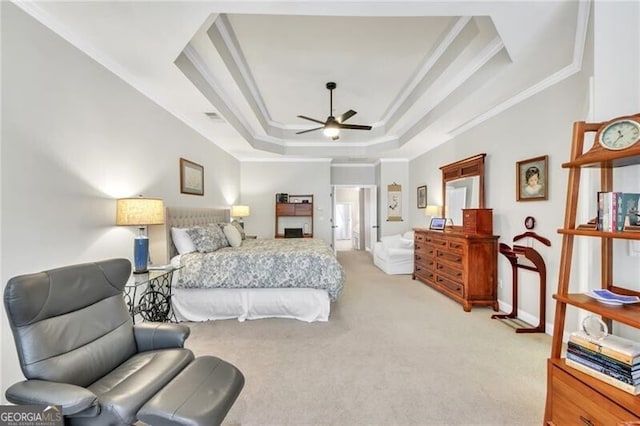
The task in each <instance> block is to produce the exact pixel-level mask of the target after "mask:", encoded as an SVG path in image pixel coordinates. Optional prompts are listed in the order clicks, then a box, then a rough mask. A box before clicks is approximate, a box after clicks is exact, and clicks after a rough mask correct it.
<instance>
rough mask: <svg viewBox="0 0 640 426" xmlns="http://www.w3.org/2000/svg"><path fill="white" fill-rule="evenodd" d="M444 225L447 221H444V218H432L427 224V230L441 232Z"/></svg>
mask: <svg viewBox="0 0 640 426" xmlns="http://www.w3.org/2000/svg"><path fill="white" fill-rule="evenodd" d="M446 225H447V219H445V218H444V217H433V218H431V222H430V223H429V229H435V230H437V231H442V230H443V229H444V227H445V226H446Z"/></svg>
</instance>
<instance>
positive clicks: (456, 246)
mask: <svg viewBox="0 0 640 426" xmlns="http://www.w3.org/2000/svg"><path fill="white" fill-rule="evenodd" d="M451 248H453V249H461V248H462V246H461V245H460V244H451Z"/></svg>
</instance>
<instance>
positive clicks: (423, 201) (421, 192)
mask: <svg viewBox="0 0 640 426" xmlns="http://www.w3.org/2000/svg"><path fill="white" fill-rule="evenodd" d="M418 208H419V209H426V208H427V186H426V185H423V186H419V187H418Z"/></svg>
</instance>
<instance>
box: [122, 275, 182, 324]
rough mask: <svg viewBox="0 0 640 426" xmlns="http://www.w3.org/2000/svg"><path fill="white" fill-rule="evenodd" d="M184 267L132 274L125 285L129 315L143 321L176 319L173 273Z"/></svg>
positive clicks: (133, 318)
mask: <svg viewBox="0 0 640 426" xmlns="http://www.w3.org/2000/svg"><path fill="white" fill-rule="evenodd" d="M181 268H182V267H181V266H180V267H177V268H175V267H172V266H171V267H167V268H164V269H150V270H149V272H147V273H145V274H131V277H130V278H129V281H128V282H127V284H126V285H125V287H124V300H125V302H126V303H127V306H128V308H129V315H131V318H132V320H133V323H134V324H135V323H136V318H141V319H142V320H143V321H152V322H167V321H172V320H175V315H174V314H173V310H172V309H171V280H172V279H173V273H174V272H175V271H177V270H179V269H181Z"/></svg>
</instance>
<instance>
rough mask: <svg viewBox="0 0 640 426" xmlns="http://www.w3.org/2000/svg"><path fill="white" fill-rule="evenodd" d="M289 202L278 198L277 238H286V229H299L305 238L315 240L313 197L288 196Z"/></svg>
mask: <svg viewBox="0 0 640 426" xmlns="http://www.w3.org/2000/svg"><path fill="white" fill-rule="evenodd" d="M288 200H289V201H288V202H278V201H277V197H276V220H275V222H276V228H275V237H276V238H284V237H285V228H299V229H301V230H302V231H301V232H302V236H303V237H304V238H313V195H288Z"/></svg>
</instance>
